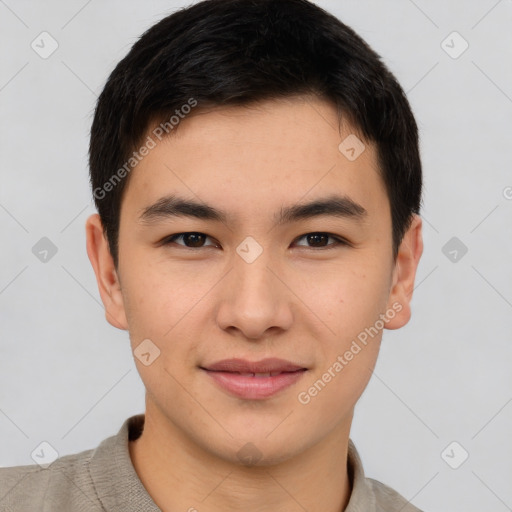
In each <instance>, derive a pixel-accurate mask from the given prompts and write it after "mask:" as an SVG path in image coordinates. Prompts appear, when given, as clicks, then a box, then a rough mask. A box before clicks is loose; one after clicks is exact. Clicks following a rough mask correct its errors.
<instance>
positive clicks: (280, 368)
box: [0, 0, 423, 512]
mask: <svg viewBox="0 0 512 512" xmlns="http://www.w3.org/2000/svg"><path fill="white" fill-rule="evenodd" d="M90 171H91V185H92V190H93V195H94V198H95V202H96V206H97V209H98V212H99V215H98V214H95V215H92V216H91V217H89V218H88V220H87V224H86V235H87V251H88V255H89V258H90V260H91V264H92V266H93V268H94V272H95V275H96V278H97V282H98V288H99V292H100V295H101V298H102V301H103V303H104V306H105V312H106V318H107V320H108V322H110V323H111V324H112V325H113V326H115V327H118V328H119V329H123V330H127V331H128V333H129V338H130V342H131V348H132V350H133V354H134V359H135V363H136V365H137V369H138V371H139V374H140V376H141V379H142V381H143V383H144V386H145V388H146V410H145V414H140V415H137V416H133V417H131V418H128V419H127V420H126V422H125V423H124V424H123V426H122V428H121V430H120V431H119V433H118V434H117V435H116V436H113V437H111V438H108V439H106V440H105V441H103V442H102V443H101V444H100V446H99V447H97V448H96V449H95V450H88V451H85V452H82V453H79V454H74V455H68V456H64V457H61V458H59V459H57V460H56V461H54V462H53V463H52V464H51V465H49V466H48V467H39V466H22V467H17V468H8V469H3V470H0V491H1V493H0V498H2V501H0V508H1V507H4V508H3V509H2V510H4V509H5V510H9V511H11V512H17V511H21V510H66V511H78V510H80V511H83V510H105V511H117V510H122V511H123V512H126V511H141V510H143V511H157V510H162V511H169V512H170V511H172V512H174V511H180V510H182V511H189V512H193V511H198V512H203V511H208V512H220V511H227V510H229V511H242V510H243V511H247V510H249V511H261V512H263V511H273V512H274V511H283V512H284V511H286V512H291V511H304V510H307V511H308V512H316V511H324V512H325V511H328V512H339V511H346V512H356V511H365V512H371V511H375V512H376V511H386V512H391V511H402V512H408V511H409V512H410V511H417V510H418V509H417V508H416V507H414V506H413V505H412V504H410V503H409V502H408V501H407V500H406V499H405V498H404V497H402V496H401V495H400V494H398V493H397V492H396V491H394V490H392V489H390V488H389V487H387V486H386V485H384V484H383V483H380V482H377V481H375V480H372V479H369V478H366V477H365V475H364V472H363V468H362V465H361V461H360V459H359V456H358V454H357V450H356V448H355V446H354V444H353V443H352V441H351V440H350V438H349V435H350V427H351V422H352V417H353V413H354V407H355V404H356V402H357V400H358V399H359V397H360V396H361V394H362V392H363V390H364V389H365V387H366V385H367V384H368V381H369V379H370V377H371V373H372V370H373V368H374V366H375V362H376V358H377V356H378V352H379V347H380V342H381V338H382V332H383V329H384V328H387V329H398V328H400V327H402V326H403V325H405V324H406V323H407V322H408V321H409V319H410V315H411V310H410V301H411V298H412V292H413V288H414V279H415V273H416V268H417V265H418V262H419V259H420V257H421V254H422V250H423V244H422V235H421V227H422V223H421V218H420V217H419V211H420V203H421V187H422V175H421V163H420V158H419V151H418V135H417V126H416V123H415V120H414V117H413V115H412V113H411V110H410V107H409V104H408V102H407V99H406V98H405V95H404V93H403V91H402V89H401V88H400V86H399V85H398V83H397V82H396V80H395V78H394V77H393V76H392V74H391V73H390V72H389V71H388V70H387V69H386V68H385V66H384V65H383V64H382V62H381V61H380V59H379V57H378V55H377V54H376V53H375V52H374V51H373V50H371V49H370V48H369V47H368V46H367V45H366V44H365V43H364V41H362V40H361V38H360V37H359V36H357V35H356V34H355V33H354V32H353V31H352V30H351V29H350V28H349V27H347V26H345V25H344V24H342V23H341V22H340V21H339V20H337V19H336V18H334V17H333V16H331V15H330V14H328V13H326V12H325V11H323V10H322V9H320V8H319V7H317V6H315V5H314V4H312V3H309V2H307V1H306V0H280V1H276V0H207V1H204V2H200V3H197V4H195V5H193V6H191V7H189V8H187V9H183V10H181V11H178V12H176V13H175V14H173V15H171V16H169V17H167V18H165V19H163V20H162V21H160V22H159V23H157V24H156V25H155V26H153V27H152V28H150V29H149V30H148V31H147V32H146V33H145V34H144V35H143V36H142V37H141V39H140V40H139V41H138V42H137V43H136V44H135V45H134V46H133V48H132V49H131V51H130V52H129V54H128V55H127V56H126V57H125V58H124V59H123V60H122V61H121V62H120V63H119V64H118V66H117V67H116V68H115V70H114V71H113V73H112V74H111V76H110V77H109V79H108V82H107V84H106V86H105V88H104V90H103V92H102V94H101V96H100V98H99V100H98V104H97V108H96V112H95V117H94V121H93V125H92V130H91V144H90Z"/></svg>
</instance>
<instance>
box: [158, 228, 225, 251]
mask: <svg viewBox="0 0 512 512" xmlns="http://www.w3.org/2000/svg"><path fill="white" fill-rule="evenodd" d="M209 238H210V237H209V236H208V235H205V234H204V233H198V232H195V231H194V232H190V233H178V234H176V235H172V236H170V237H168V238H166V239H165V240H164V242H163V245H170V244H173V243H177V245H183V246H185V247H188V248H191V249H194V248H201V247H209V246H215V244H209V245H204V242H205V241H206V240H207V239H209ZM177 240H181V241H182V243H178V242H176V241H177Z"/></svg>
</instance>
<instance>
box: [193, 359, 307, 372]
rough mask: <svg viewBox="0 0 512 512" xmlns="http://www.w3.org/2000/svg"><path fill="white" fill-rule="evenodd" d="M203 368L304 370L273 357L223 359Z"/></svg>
mask: <svg viewBox="0 0 512 512" xmlns="http://www.w3.org/2000/svg"><path fill="white" fill-rule="evenodd" d="M201 368H203V369H205V370H210V371H215V372H233V373H235V372H236V373H270V372H294V371H297V370H306V368H304V367H303V366H300V365H296V364H294V363H291V362H290V361H286V360H285V359H278V358H275V357H272V358H267V359H262V360H261V361H247V360H245V359H223V360H222V361H217V362H216V363H213V364H210V365H208V366H202V367H201Z"/></svg>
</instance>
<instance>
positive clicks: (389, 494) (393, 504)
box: [366, 478, 422, 512]
mask: <svg viewBox="0 0 512 512" xmlns="http://www.w3.org/2000/svg"><path fill="white" fill-rule="evenodd" d="M366 482H367V485H368V486H369V487H370V488H371V489H372V491H373V495H374V496H375V505H376V511H377V512H393V511H397V512H398V511H400V512H422V511H421V510H420V509H419V508H417V507H415V506H414V505H412V504H411V503H410V502H409V501H407V500H406V499H405V498H404V497H403V496H402V495H401V494H399V493H398V492H396V491H395V490H394V489H392V488H391V487H388V486H387V485H385V484H383V483H382V482H379V481H378V480H374V479H373V478H366Z"/></svg>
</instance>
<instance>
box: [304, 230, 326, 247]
mask: <svg viewBox="0 0 512 512" xmlns="http://www.w3.org/2000/svg"><path fill="white" fill-rule="evenodd" d="M326 239H327V236H325V235H324V234H322V233H314V234H312V235H308V242H309V243H312V244H313V245H315V244H317V243H318V242H320V244H321V243H322V240H323V241H324V242H325V241H326Z"/></svg>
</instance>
